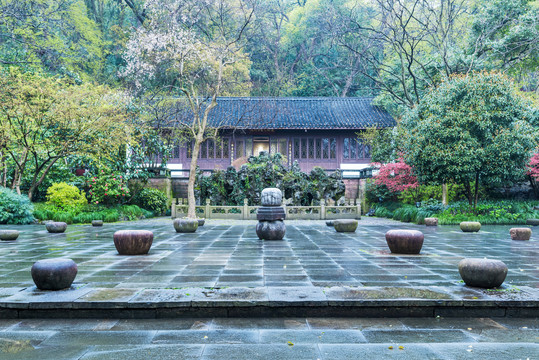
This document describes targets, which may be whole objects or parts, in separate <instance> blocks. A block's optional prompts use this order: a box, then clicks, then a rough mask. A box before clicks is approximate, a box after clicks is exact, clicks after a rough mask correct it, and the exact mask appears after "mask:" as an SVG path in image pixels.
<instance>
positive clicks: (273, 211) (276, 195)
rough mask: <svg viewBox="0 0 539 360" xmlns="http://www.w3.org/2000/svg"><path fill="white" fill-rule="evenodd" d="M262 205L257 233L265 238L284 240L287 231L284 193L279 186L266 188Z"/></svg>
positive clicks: (262, 196)
mask: <svg viewBox="0 0 539 360" xmlns="http://www.w3.org/2000/svg"><path fill="white" fill-rule="evenodd" d="M260 198H261V202H262V206H261V207H260V208H258V213H257V214H256V218H257V219H258V224H257V225H256V234H257V235H258V238H259V239H263V240H282V239H283V237H284V234H285V232H286V226H285V225H284V221H283V220H284V219H285V216H286V214H285V212H284V208H283V207H282V206H281V203H282V201H283V194H282V193H281V190H279V189H277V188H266V189H264V190H262V194H261V196H260Z"/></svg>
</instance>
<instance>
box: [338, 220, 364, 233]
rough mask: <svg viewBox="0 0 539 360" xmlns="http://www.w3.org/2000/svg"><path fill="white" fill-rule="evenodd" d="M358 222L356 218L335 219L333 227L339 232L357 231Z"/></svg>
mask: <svg viewBox="0 0 539 360" xmlns="http://www.w3.org/2000/svg"><path fill="white" fill-rule="evenodd" d="M357 224H358V222H357V220H354V219H342V220H334V221H333V227H334V228H335V231H337V232H355V231H356V229H357Z"/></svg>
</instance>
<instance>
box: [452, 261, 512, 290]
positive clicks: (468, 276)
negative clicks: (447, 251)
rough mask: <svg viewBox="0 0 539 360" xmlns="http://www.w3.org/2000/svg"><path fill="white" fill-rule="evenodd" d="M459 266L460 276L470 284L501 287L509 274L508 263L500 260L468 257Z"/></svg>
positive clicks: (483, 286) (482, 286)
mask: <svg viewBox="0 0 539 360" xmlns="http://www.w3.org/2000/svg"><path fill="white" fill-rule="evenodd" d="M458 266H459V274H460V277H462V280H464V282H465V283H466V285H468V286H475V287H481V288H487V289H490V288H495V287H499V286H500V285H501V284H502V283H503V282H504V280H505V277H506V276H507V265H505V264H504V263H503V262H502V261H500V260H492V259H478V258H467V259H462V260H461V261H460V262H459V265H458Z"/></svg>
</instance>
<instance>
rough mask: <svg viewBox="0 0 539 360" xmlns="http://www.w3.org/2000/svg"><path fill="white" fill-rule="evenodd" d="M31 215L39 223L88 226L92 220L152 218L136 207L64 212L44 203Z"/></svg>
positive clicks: (94, 207) (84, 208)
mask: <svg viewBox="0 0 539 360" xmlns="http://www.w3.org/2000/svg"><path fill="white" fill-rule="evenodd" d="M33 214H34V216H35V218H36V219H38V220H40V221H45V220H53V221H63V222H65V223H68V224H89V223H91V222H92V220H103V221H104V222H116V221H126V220H137V219H143V218H151V217H153V216H154V214H153V212H151V211H148V210H145V209H141V208H140V207H138V206H137V205H117V206H113V207H105V206H103V205H95V204H88V205H86V206H83V207H81V208H77V209H75V208H71V209H68V210H64V209H61V208H59V207H57V206H55V205H51V204H46V203H37V204H36V206H35V209H34V213H33Z"/></svg>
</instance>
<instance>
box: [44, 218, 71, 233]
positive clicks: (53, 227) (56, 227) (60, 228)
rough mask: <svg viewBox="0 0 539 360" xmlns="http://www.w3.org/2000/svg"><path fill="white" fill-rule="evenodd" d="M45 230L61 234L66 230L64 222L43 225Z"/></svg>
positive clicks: (50, 222) (51, 222)
mask: <svg viewBox="0 0 539 360" xmlns="http://www.w3.org/2000/svg"><path fill="white" fill-rule="evenodd" d="M45 228H46V229H47V231H48V232H50V233H63V232H64V231H66V229H67V224H66V223H65V222H58V221H49V222H48V223H46V224H45Z"/></svg>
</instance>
